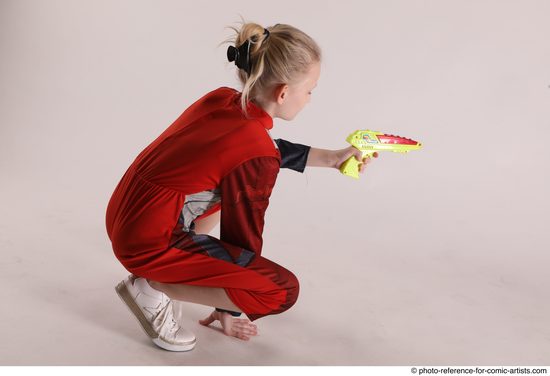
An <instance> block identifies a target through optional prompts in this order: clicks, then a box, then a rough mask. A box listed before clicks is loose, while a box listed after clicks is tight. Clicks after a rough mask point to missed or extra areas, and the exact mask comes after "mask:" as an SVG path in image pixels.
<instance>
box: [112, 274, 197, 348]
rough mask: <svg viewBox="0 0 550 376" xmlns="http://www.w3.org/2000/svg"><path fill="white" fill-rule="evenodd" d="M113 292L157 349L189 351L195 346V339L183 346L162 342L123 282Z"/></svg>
mask: <svg viewBox="0 0 550 376" xmlns="http://www.w3.org/2000/svg"><path fill="white" fill-rule="evenodd" d="M115 290H116V292H117V295H118V296H119V297H120V299H121V300H122V301H123V302H124V304H125V305H126V307H128V309H129V310H130V312H132V313H133V315H134V317H135V318H136V319H137V320H138V322H139V323H140V326H141V328H142V329H143V330H144V331H145V334H147V336H149V338H151V340H152V341H153V343H154V344H155V345H157V346H158V347H161V348H163V349H165V350H169V351H189V350H192V349H193V348H194V347H195V344H196V342H197V339H194V340H192V341H189V342H186V343H184V344H181V345H180V344H173V343H169V342H166V341H164V340H163V339H161V338H160V337H159V335H158V334H157V333H156V332H155V331H154V330H153V328H152V327H151V325H150V324H149V322H148V321H147V318H146V317H145V315H144V314H143V312H141V310H140V309H139V307H138V305H137V304H136V302H135V301H134V299H132V295H131V294H130V292H129V291H128V288H127V287H126V285H125V284H124V281H122V282H120V283H119V284H118V285H117V286H116V287H115Z"/></svg>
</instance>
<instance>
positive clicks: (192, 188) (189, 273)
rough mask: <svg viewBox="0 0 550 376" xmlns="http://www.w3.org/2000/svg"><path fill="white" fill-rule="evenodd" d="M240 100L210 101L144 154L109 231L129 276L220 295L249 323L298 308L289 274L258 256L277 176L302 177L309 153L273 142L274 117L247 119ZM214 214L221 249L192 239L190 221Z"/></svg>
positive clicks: (207, 239)
mask: <svg viewBox="0 0 550 376" xmlns="http://www.w3.org/2000/svg"><path fill="white" fill-rule="evenodd" d="M240 95H241V93H239V92H238V91H236V90H234V89H231V88H228V87H221V88H218V89H216V90H214V91H211V92H210V93H208V94H206V95H205V96H203V97H202V98H200V99H199V100H198V101H196V102H195V103H193V104H192V105H191V106H190V107H189V108H188V109H187V110H185V112H183V113H182V114H181V115H180V116H179V118H178V119H177V120H176V121H174V122H173V123H172V124H171V125H170V126H169V127H168V128H167V129H166V130H165V131H164V132H163V133H162V134H161V135H160V136H159V137H158V138H157V139H156V140H154V141H153V142H152V143H151V144H150V145H149V146H147V147H146V148H145V149H144V150H143V151H142V152H141V153H140V154H139V155H138V156H137V157H136V159H135V160H134V162H133V163H132V164H131V165H130V167H129V168H128V170H127V171H126V173H125V174H124V176H123V177H122V179H121V180H120V182H119V183H118V185H117V186H116V188H115V191H114V192H113V195H112V197H111V199H110V201H109V205H108V207H107V213H106V226H107V233H108V235H109V238H110V240H111V242H112V246H113V251H114V253H115V255H116V257H117V258H118V260H119V261H120V262H121V263H122V265H123V266H124V267H125V268H126V269H127V270H128V271H130V272H131V273H133V274H135V275H137V276H140V277H144V278H147V279H151V280H154V281H159V282H164V283H182V284H189V285H197V286H211V287H222V288H224V289H225V291H226V292H227V295H228V296H229V298H230V299H231V301H233V303H234V304H235V305H236V306H237V307H239V308H240V309H241V310H242V312H244V313H245V314H246V315H247V316H248V318H249V319H250V320H251V321H254V320H256V319H258V318H260V317H263V316H266V315H271V314H277V313H280V312H283V311H285V310H287V309H289V308H290V307H291V306H292V305H293V304H294V303H295V302H296V299H297V298H298V291H299V284H298V280H297V278H296V277H295V276H294V274H292V273H291V272H290V271H289V270H287V269H285V268H283V267H282V266H280V265H278V264H276V263H274V262H272V261H270V260H268V259H266V258H264V257H262V256H261V251H262V232H263V227H264V214H265V211H266V209H267V207H268V205H269V197H270V195H271V191H272V189H273V186H274V185H275V181H276V179H277V174H278V172H279V168H280V167H288V168H291V169H294V170H296V171H300V172H303V169H304V167H305V161H306V160H307V155H308V152H309V147H308V146H305V145H300V144H292V143H289V142H288V141H284V140H273V139H272V138H271V136H270V134H269V129H271V128H272V127H273V119H272V118H271V116H270V115H269V114H267V113H266V112H265V111H264V110H263V109H261V108H260V107H259V106H256V105H255V104H254V103H252V102H250V103H249V106H248V111H249V116H250V118H246V117H245V116H244V114H243V112H242V110H241V109H240V104H239V100H240ZM283 151H284V153H283ZM283 154H284V155H283ZM217 210H221V223H220V239H217V238H215V237H212V236H209V235H203V234H199V235H197V234H195V232H194V231H193V230H194V228H195V223H194V221H195V220H196V219H202V218H204V217H207V216H208V215H210V214H212V213H214V212H216V211H217Z"/></svg>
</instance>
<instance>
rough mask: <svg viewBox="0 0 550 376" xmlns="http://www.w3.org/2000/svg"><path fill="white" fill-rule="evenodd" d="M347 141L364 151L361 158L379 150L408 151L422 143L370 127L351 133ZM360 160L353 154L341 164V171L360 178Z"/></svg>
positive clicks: (417, 147) (415, 148)
mask: <svg viewBox="0 0 550 376" xmlns="http://www.w3.org/2000/svg"><path fill="white" fill-rule="evenodd" d="M346 141H347V142H349V143H350V144H351V145H352V146H353V147H355V148H357V149H359V150H360V151H361V153H362V156H361V160H362V159H363V158H365V157H366V156H367V155H368V156H369V157H371V158H372V155H373V154H374V153H375V152H377V151H393V152H395V153H408V152H409V151H411V150H418V149H420V148H421V147H422V144H421V143H419V142H417V141H414V140H411V139H409V138H405V137H400V136H394V135H391V134H385V133H382V132H377V131H371V130H368V129H365V130H357V131H355V132H353V133H352V134H350V135H349V136H348V138H346ZM360 164H361V162H359V161H358V160H357V159H356V158H355V156H353V155H352V156H351V157H350V158H349V159H348V160H346V161H345V162H344V163H342V165H341V166H340V172H341V173H342V174H344V175H348V176H351V177H353V178H355V179H359V165H360Z"/></svg>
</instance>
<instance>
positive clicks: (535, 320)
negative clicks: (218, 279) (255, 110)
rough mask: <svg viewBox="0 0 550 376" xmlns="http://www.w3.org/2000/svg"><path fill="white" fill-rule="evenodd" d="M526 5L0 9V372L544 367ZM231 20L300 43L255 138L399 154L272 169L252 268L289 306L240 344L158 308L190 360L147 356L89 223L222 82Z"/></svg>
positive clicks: (113, 4) (116, 273) (544, 110)
mask: <svg viewBox="0 0 550 376" xmlns="http://www.w3.org/2000/svg"><path fill="white" fill-rule="evenodd" d="M549 14H550V3H549V2H547V1H496V0H495V1H487V0H485V1H473V0H468V1H435V0H425V1H405V0H384V1H364V0H363V1H338V2H328V1H327V2H323V1H289V0H279V1H275V2H258V1H242V0H235V1H231V2H226V1H207V2H196V1H168V0H163V1H121V0H116V1H106V0H101V1H68V0H63V1H61V0H57V1H53V0H48V1H29V0H23V1H21V0H17V1H15V0H0V56H1V58H0V182H1V184H0V208H1V216H0V249H1V254H2V257H1V258H0V283H1V286H2V287H1V288H0V300H1V301H2V306H3V309H2V310H1V311H0V330H1V332H2V333H3V335H4V338H5V340H4V341H2V342H1V343H0V364H1V365H413V364H414V365H549V364H550V351H549V348H550V326H549V321H548V317H550V300H549V299H548V291H550V283H549V280H548V277H547V275H548V265H549V262H550V253H549V249H550V247H549V245H550V242H549V240H550V235H549V231H548V230H549V220H548V212H549V210H550V200H549V199H548V192H549V191H550V172H549V171H550V169H549V167H548V166H549V165H550V156H549V154H548V153H547V149H548V140H549V138H550V130H549V125H550V124H549V120H550V116H549V100H550V88H549V86H550V72H549V67H550V45H549V43H548V40H549V36H550V23H549V22H548V15H549ZM239 15H242V16H243V17H244V18H245V19H246V20H248V21H253V22H257V23H259V24H261V25H262V26H264V27H267V26H272V25H274V24H276V23H287V24H291V25H293V26H295V27H298V28H299V29H301V30H303V31H304V32H306V33H308V34H309V35H310V36H311V37H313V38H314V39H315V40H316V41H317V42H318V44H319V45H320V46H321V48H322V50H323V55H324V56H323V58H324V59H323V62H322V72H321V78H320V80H319V84H318V87H317V88H316V89H315V90H314V91H313V95H312V99H311V102H310V104H309V105H307V106H306V107H305V108H304V110H303V111H302V112H301V113H300V114H299V115H298V116H297V117H296V118H295V120H294V121H291V122H286V121H284V120H281V119H275V122H274V128H273V130H272V136H274V137H275V138H278V137H280V138H284V139H286V140H289V141H292V142H298V143H303V144H307V145H311V146H313V147H317V148H324V149H341V148H345V147H347V146H348V144H347V143H346V142H345V138H346V137H347V136H348V135H349V134H350V133H351V132H353V131H354V130H356V129H373V130H379V131H384V132H387V133H391V134H397V135H401V136H405V137H409V138H413V139H415V140H418V141H420V142H422V143H423V148H422V149H421V150H419V151H414V152H411V153H409V154H404V155H403V154H397V153H380V157H379V158H378V159H376V160H374V161H373V163H371V164H370V165H369V166H368V168H367V170H366V172H365V174H363V175H362V176H361V178H360V179H359V180H354V179H351V178H348V177H345V176H343V175H341V174H340V173H339V172H338V171H337V170H330V169H323V168H309V167H308V168H307V169H306V171H305V172H304V173H303V174H300V173H297V172H294V171H291V170H281V172H280V173H279V177H278V181H277V184H276V187H275V189H274V191H273V194H272V196H271V200H270V206H269V208H268V209H267V213H266V224H265V230H264V248H263V252H262V255H263V256H265V257H267V258H269V259H272V260H273V261H275V262H277V263H279V264H281V265H283V266H284V267H286V268H287V269H289V270H291V271H292V272H293V273H295V274H296V275H297V276H298V278H299V280H300V296H299V299H298V302H297V303H296V304H295V305H294V306H293V307H292V308H291V309H290V310H289V311H287V312H285V313H283V314H281V315H275V316H269V317H266V318H264V319H262V320H259V321H258V322H257V324H258V327H259V332H260V335H259V336H258V337H254V338H252V339H251V341H249V342H243V341H240V340H238V339H236V338H231V337H226V336H224V335H223V334H221V333H220V332H219V331H216V330H214V329H211V328H205V327H202V326H200V325H199V324H198V320H199V319H201V318H203V317H204V316H205V315H206V314H208V313H209V312H210V310H211V309H210V308H209V307H206V306H200V305H194V304H190V303H182V304H178V310H179V317H180V319H181V320H182V323H183V324H184V325H185V326H186V327H187V328H189V329H190V330H191V331H193V332H194V333H195V334H196V335H197V346H196V347H195V349H194V350H193V351H191V352H187V353H170V352H166V351H163V350H161V349H158V348H156V347H155V346H154V345H153V344H152V343H151V342H150V340H149V338H148V337H147V336H146V335H145V334H144V333H143V331H142V330H141V328H140V327H139V324H138V323H137V321H136V320H135V319H134V318H133V317H132V316H131V314H130V313H129V311H128V310H127V308H126V307H124V305H123V304H122V302H121V301H120V300H119V298H118V296H117V295H116V293H115V291H114V286H115V285H116V283H117V282H118V281H119V280H121V279H123V278H124V277H126V275H127V274H128V273H127V272H126V271H125V269H124V268H123V267H122V266H121V265H120V264H119V263H118V261H117V260H116V258H115V256H114V254H113V252H112V249H111V244H110V242H109V239H108V237H107V233H106V229H105V211H106V207H107V203H108V200H109V198H110V196H111V193H112V192H113V190H114V188H115V186H116V184H117V183H118V181H119V180H120V178H121V177H122V175H123V174H124V172H125V171H126V169H127V167H128V166H129V165H130V163H131V162H132V161H133V160H134V158H135V157H136V156H137V154H139V152H141V150H143V148H145V147H146V146H147V145H148V144H149V143H150V142H151V141H153V140H154V139H155V138H156V137H157V136H158V135H159V134H160V133H161V132H162V131H163V130H164V129H166V128H167V127H168V126H169V125H170V124H171V123H172V122H173V121H174V120H175V119H176V118H177V117H178V116H179V115H180V114H181V113H182V112H183V111H184V110H185V109H186V108H187V107H188V106H189V105H191V104H192V103H193V102H194V101H195V100H197V99H198V98H199V97H201V96H202V95H204V94H205V93H207V92H209V91H211V90H214V89H216V88H218V87H220V86H231V87H235V88H237V89H241V87H240V86H239V84H238V82H237V80H236V67H235V65H234V64H233V63H229V62H228V61H227V58H226V49H227V46H228V45H223V46H220V47H218V44H219V43H220V42H221V41H223V40H224V39H225V38H227V37H228V36H230V35H231V33H232V31H231V30H230V29H228V28H224V27H225V26H230V25H233V26H238V21H239V20H240V18H239ZM182 163H184V162H182ZM213 235H215V236H219V227H218V228H216V229H215V230H214V231H213ZM213 325H214V326H215V324H213Z"/></svg>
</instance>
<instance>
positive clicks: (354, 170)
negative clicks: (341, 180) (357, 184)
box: [340, 155, 361, 179]
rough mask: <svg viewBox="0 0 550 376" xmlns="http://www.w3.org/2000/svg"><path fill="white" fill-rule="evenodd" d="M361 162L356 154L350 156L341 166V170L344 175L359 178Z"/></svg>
mask: <svg viewBox="0 0 550 376" xmlns="http://www.w3.org/2000/svg"><path fill="white" fill-rule="evenodd" d="M360 164H361V163H360V162H359V161H358V160H357V159H356V158H355V156H353V155H352V156H351V157H349V158H348V159H347V160H346V161H345V162H344V163H342V165H341V166H340V172H341V173H342V174H344V175H347V176H351V177H352V178H355V179H359V165H360Z"/></svg>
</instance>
